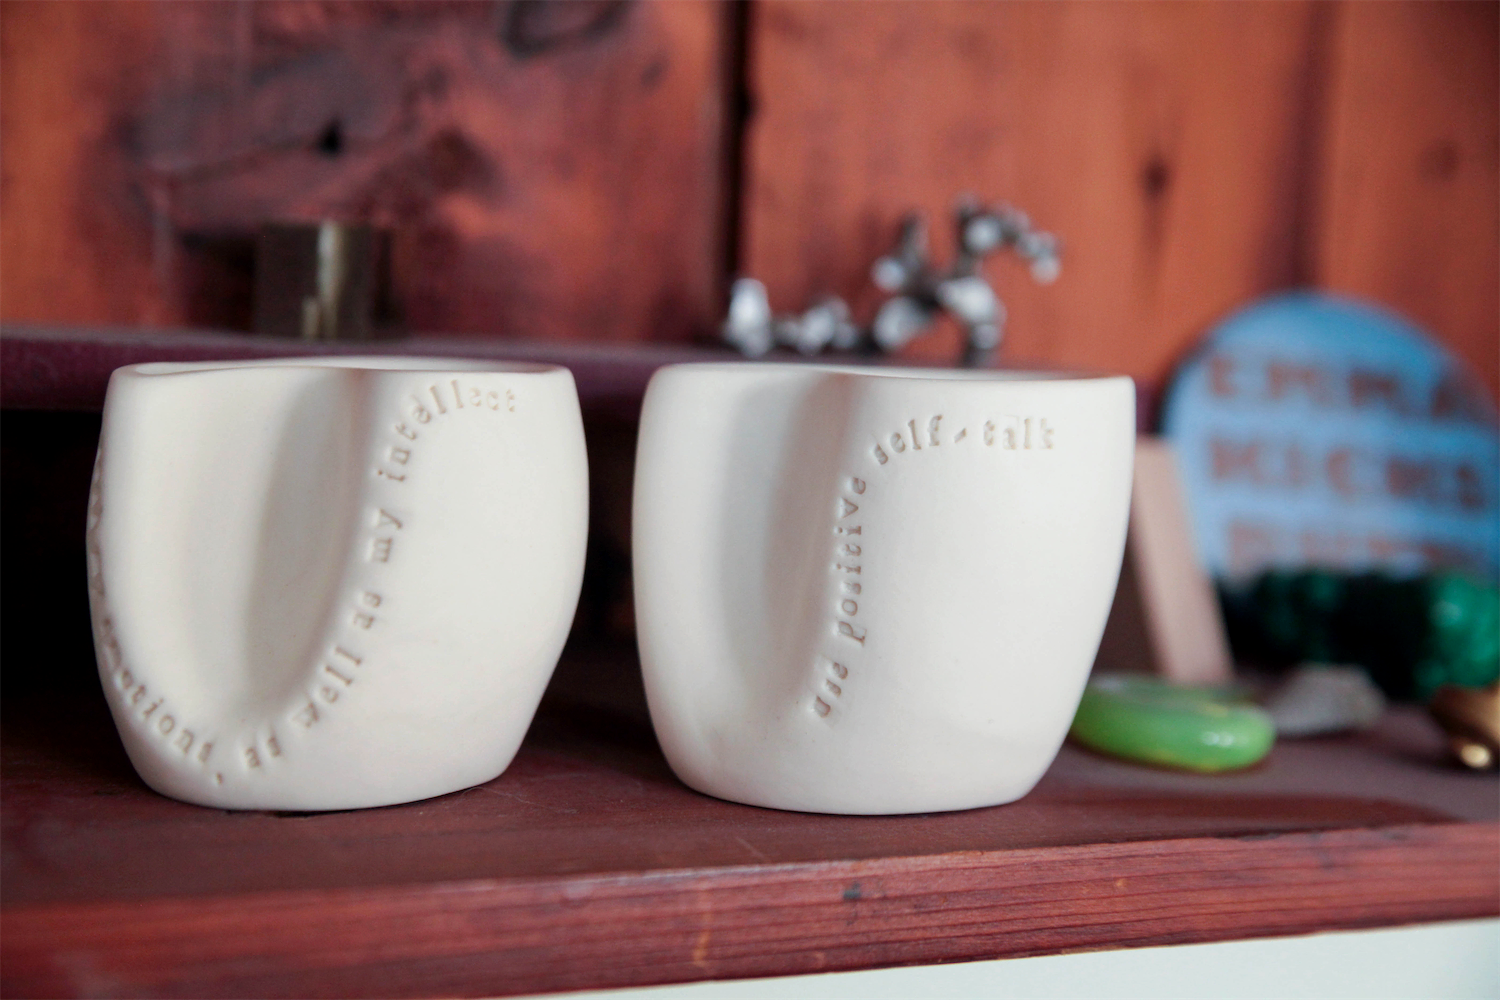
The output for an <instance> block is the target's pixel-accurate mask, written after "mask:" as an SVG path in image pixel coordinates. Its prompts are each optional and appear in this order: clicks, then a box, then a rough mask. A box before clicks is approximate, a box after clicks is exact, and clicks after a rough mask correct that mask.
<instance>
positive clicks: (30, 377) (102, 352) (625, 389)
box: [0, 323, 738, 415]
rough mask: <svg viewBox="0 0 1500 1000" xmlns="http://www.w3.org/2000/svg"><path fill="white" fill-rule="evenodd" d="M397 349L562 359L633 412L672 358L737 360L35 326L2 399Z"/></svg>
mask: <svg viewBox="0 0 1500 1000" xmlns="http://www.w3.org/2000/svg"><path fill="white" fill-rule="evenodd" d="M339 354H342V355H359V354H395V355H407V356H430V357H452V358H480V359H487V360H493V361H529V362H537V363H541V364H553V365H564V366H566V367H567V368H569V369H570V370H572V372H573V377H574V379H575V380H576V381H577V383H578V395H579V398H580V399H581V400H582V401H583V403H584V406H585V407H586V408H590V409H601V408H613V409H617V410H621V411H624V412H625V413H626V414H627V415H633V414H634V412H635V411H636V410H638V409H639V407H640V401H641V396H642V394H643V393H644V392H645V390H646V383H647V382H648V381H649V380H650V378H651V375H652V373H654V372H655V371H656V369H658V368H660V367H661V366H662V365H665V364H676V363H680V362H688V361H730V360H735V359H737V357H738V356H737V355H735V354H733V353H731V352H730V351H728V350H726V349H723V348H714V347H707V346H703V347H694V346H687V345H678V346H668V345H657V344H640V343H631V344H598V343H583V342H567V341H550V342H540V341H526V340H514V339H508V338H507V339H485V338H478V337H468V338H465V337H439V336H430V335H419V336H412V337H403V338H401V339H398V340H372V341H364V342H350V341H318V340H290V339H285V338H280V337H263V336H257V335H254V334H248V333H223V332H217V331H207V330H170V329H142V328H136V327H120V328H95V327H67V326H33V325H24V324H14V323H8V324H6V325H5V326H4V327H3V328H0V403H3V405H4V407H5V408H6V409H28V410H88V411H97V410H99V409H101V408H102V407H103V405H104V390H105V388H106V387H107V386H108V384H109V375H110V373H111V372H113V371H114V370H115V369H116V368H119V367H121V366H122V365H133V364H142V363H145V362H150V361H241V360H250V359H255V358H293V357H312V356H327V355H339Z"/></svg>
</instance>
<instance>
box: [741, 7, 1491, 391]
mask: <svg viewBox="0 0 1500 1000" xmlns="http://www.w3.org/2000/svg"><path fill="white" fill-rule="evenodd" d="M1496 47H1497V38H1496V31H1495V17H1494V8H1493V6H1490V5H1468V4H1451V5H1442V4H1434V5H1427V4H1399V3H1398V4H1384V5H1375V6H1373V7H1372V6H1368V5H1363V4H1349V5H1336V4H1319V3H1312V4H1309V3H1297V2H1293V3H1254V2H1251V3H1235V4H1213V3H1189V4H1182V3H1151V2H1144V3H1142V2H1136V3H1114V4H1104V5H1100V4H1090V3H1054V4H987V3H963V2H953V3H941V2H940V3H915V2H906V3H902V2H895V3H879V4H804V3H797V2H795V0H764V2H758V3H756V4H755V5H753V7H752V17H751V31H750V33H749V78H750V89H751V97H752V106H753V108H754V110H755V113H754V115H753V117H752V118H751V119H750V122H749V129H748V133H747V137H746V148H747V157H748V165H747V168H746V173H745V176H746V182H745V187H744V192H743V203H744V208H743V223H742V231H743V243H742V255H741V258H740V268H741V270H742V271H744V272H745V273H748V274H754V275H756V276H758V277H761V278H762V279H763V280H765V281H766V283H767V285H768V286H769V288H770V292H771V298H772V301H773V303H774V304H776V305H777V306H778V307H780V308H784V309H794V308H801V307H802V306H803V305H804V304H805V303H806V302H807V301H808V300H809V299H810V298H811V297H813V296H815V295H817V294H822V293H828V292H836V293H839V294H842V295H845V296H848V297H850V298H852V299H853V300H854V301H855V302H857V303H858V304H859V308H858V309H857V310H856V311H857V312H860V313H862V314H864V315H868V314H869V313H870V311H871V310H872V309H873V307H874V302H875V300H876V298H877V294H876V292H875V290H874V288H873V286H872V285H871V283H870V281H869V278H868V276H867V268H868V266H869V262H870V261H871V260H873V259H874V257H875V256H876V255H877V254H879V253H881V252H883V251H884V250H885V249H886V248H888V247H889V246H890V244H891V241H892V240H893V239H894V236H895V233H896V228H897V224H898V220H899V219H900V217H901V215H902V214H903V213H904V212H906V211H908V210H910V209H920V210H922V211H925V212H926V213H927V214H928V215H929V217H930V218H931V220H932V222H933V223H934V228H933V250H934V254H935V256H936V257H937V258H938V260H940V261H943V260H947V259H949V258H951V256H952V235H951V215H950V207H951V204H952V202H953V199H954V198H955V197H956V196H957V195H958V194H960V193H962V192H972V193H974V194H976V195H978V196H980V197H982V198H985V199H992V200H1006V201H1010V202H1013V203H1014V204H1016V205H1017V206H1019V207H1021V208H1023V209H1024V210H1026V211H1027V212H1029V213H1030V214H1031V216H1032V218H1033V219H1034V220H1035V222H1036V223H1037V224H1038V225H1039V226H1041V227H1042V228H1044V229H1048V230H1050V231H1053V232H1055V233H1057V234H1058V235H1059V236H1060V237H1061V239H1062V241H1063V244H1064V250H1063V266H1062V277H1061V279H1060V280H1059V281H1058V283H1057V284H1055V285H1053V286H1048V287H1039V286H1037V285H1035V284H1033V283H1032V281H1031V279H1030V278H1029V277H1028V276H1027V274H1026V273H1025V271H1024V269H1023V268H1021V267H1020V266H1018V265H1017V264H1016V263H1015V262H1014V261H1005V260H996V261H994V262H993V263H992V264H991V265H990V271H991V273H992V274H993V275H994V277H995V279H996V282H997V285H998V288H999V290H1000V294H1001V297H1002V299H1003V300H1004V301H1005V302H1006V304H1007V305H1008V306H1009V308H1010V320H1011V322H1010V332H1009V334H1008V337H1009V343H1008V346H1007V347H1006V353H1007V356H1008V357H1011V358H1024V359H1028V360H1039V361H1046V362H1049V363H1052V364H1054V365H1062V366H1082V367H1090V368H1103V369H1112V370H1118V371H1124V372H1127V373H1129V374H1132V375H1135V376H1137V377H1138V378H1141V379H1143V380H1144V381H1145V382H1146V383H1147V384H1159V383H1160V381H1161V380H1162V379H1163V378H1165V376H1166V375H1167V373H1168V371H1169V369H1170V367H1171V365H1172V364H1173V363H1174V362H1175V361H1176V360H1177V359H1178V358H1179V357H1180V356H1181V355H1182V354H1183V352H1184V351H1186V350H1187V349H1188V348H1189V347H1190V346H1191V345H1192V344H1193V343H1194V342H1195V340H1196V339H1197V338H1198V337H1199V336H1200V335H1201V334H1202V333H1203V332H1204V331H1205V330H1206V328H1207V327H1208V326H1210V325H1211V324H1212V323H1213V322H1214V321H1215V320H1217V319H1218V318H1220V317H1222V316H1223V315H1224V314H1225V313H1226V312H1228V311H1230V310H1233V309H1235V308H1237V307H1239V306H1240V305H1243V304H1244V303H1246V302H1247V301H1248V300H1249V299H1251V298H1253V297H1256V296H1259V295H1262V294H1265V293H1268V292H1272V291H1276V290H1280V289H1285V288H1291V287H1297V286H1302V285H1310V284H1324V285H1327V286H1329V287H1332V288H1334V289H1338V290H1344V291H1351V292H1357V293H1359V294H1361V295H1366V296H1370V297H1373V298H1374V299H1375V300H1377V301H1380V302H1385V303H1387V304H1389V305H1391V306H1394V307H1396V308H1398V309H1402V310H1405V311H1407V312H1409V313H1410V314H1411V315H1412V316H1413V318H1415V319H1416V320H1417V321H1419V322H1421V323H1424V324H1426V325H1428V326H1429V327H1430V328H1431V330H1432V331H1433V332H1434V333H1435V334H1436V335H1437V336H1438V337H1439V338H1440V339H1442V340H1444V341H1445V342H1446V343H1448V344H1449V345H1450V346H1451V347H1452V348H1454V349H1455V350H1456V351H1457V352H1458V353H1459V354H1460V355H1461V356H1463V357H1465V358H1466V359H1467V360H1468V361H1469V362H1470V363H1471V364H1474V365H1475V366H1476V367H1477V368H1478V369H1479V371H1480V373H1481V374H1482V375H1483V376H1484V377H1485V379H1486V381H1487V384H1488V385H1489V386H1490V389H1491V391H1492V392H1494V391H1496V390H1497V386H1500V375H1497V372H1496V364H1497V360H1496V354H1497V341H1500V338H1497V335H1496V323H1497V319H1496V315H1497V308H1496V304H1495V287H1496V282H1497V280H1500V279H1497V277H1496V275H1497V273H1500V236H1497V231H1500V227H1497V225H1496V222H1495V208H1494V206H1495V203H1496V197H1497V195H1496V190H1497V180H1496V176H1495V171H1494V167H1493V164H1494V160H1495V156H1496V146H1497V143H1496V140H1495V129H1496V122H1497V118H1500V94H1497V91H1496V87H1495V83H1494V80H1495V69H1494V67H1495V53H1496ZM956 343H957V341H956V332H955V331H953V330H949V331H947V332H946V334H945V335H943V336H939V337H935V338H932V339H929V340H927V341H925V342H918V343H917V344H914V345H913V348H914V349H915V350H916V351H918V352H920V353H922V354H924V355H928V356H943V357H953V356H954V355H955V353H956Z"/></svg>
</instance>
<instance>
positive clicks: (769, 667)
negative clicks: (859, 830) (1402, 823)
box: [633, 364, 1135, 813]
mask: <svg viewBox="0 0 1500 1000" xmlns="http://www.w3.org/2000/svg"><path fill="white" fill-rule="evenodd" d="M1134 436H1135V392H1134V386H1133V384H1132V383H1131V381H1130V380H1129V379H1128V378H1124V377H1086V376H1077V377H1075V376H1065V375H1044V374H1027V373H1001V372H958V371H942V370H930V371H928V370H920V369H854V368H833V367H827V366H813V365H800V364H707V365H680V366H672V367H668V368H664V369H662V370H661V371H659V372H658V373H657V374H656V376H655V378H653V379H652V381H651V385H650V388H649V389H648V391H647V393H646V400H645V405H644V410H643V412H642V416H641V427H640V445H639V451H638V454H637V464H636V481H635V499H634V529H633V530H634V555H633V558H634V563H635V606H636V621H637V630H638V634H639V641H640V649H641V662H642V666H643V670H644V675H645V682H646V693H647V696H648V700H649V702H650V708H651V717H652V721H653V723H654V725H655V728H656V733H657V736H658V738H659V740H660V742H661V746H662V749H663V750H664V751H665V753H666V756H667V760H668V761H669V762H670V764H671V766H672V768H673V770H674V771H676V773H677V775H678V776H679V777H680V778H681V779H682V780H683V781H685V782H686V783H687V784H688V785H690V786H692V787H693V788H696V789H698V790H700V791H703V792H707V793H709V794H711V795H716V796H719V797H721V798H725V799H731V800H734V801H738V802H745V803H749V804H752V805H759V806H770V807H774V808H779V809H796V810H804V811H811V812H830V813H909V812H928V811H936V810H947V809H965V808H970V807H974V806H985V805H995V804H998V803H1002V802H1009V801H1012V800H1014V799H1017V798H1019V797H1021V796H1022V795H1025V794H1026V793H1027V792H1028V791H1030V790H1031V788H1032V786H1033V785H1035V783H1036V782H1037V780H1038V779H1039V778H1040V777H1041V775H1042V773H1043V772H1044V771H1045V770H1046V769H1047V767H1048V765H1049V764H1050V763H1051V762H1052V759H1053V757H1054V756H1055V755H1056V753H1057V750H1058V747H1059V746H1060V745H1061V743H1062V740H1063V737H1064V735H1065V734H1066V733H1067V729H1068V726H1069V724H1070V723H1071V721H1072V718H1073V713H1074V711H1075V710H1076V708H1077V705H1078V700H1079V697H1080V695H1081V693H1082V691H1083V686H1084V683H1085V681H1086V680H1087V677H1088V673H1089V669H1090V666H1091V665H1092V662H1093V659H1094V654H1095V652H1096V650H1097V648H1098V644H1099V639H1100V635H1101V633H1102V632H1103V628H1104V621H1105V618H1106V616H1107V614H1108V612H1109V607H1110V602H1111V600H1112V598H1113V595H1114V590H1115V583H1116V581H1117V578H1118V576H1119V569H1120V559H1121V555H1122V552H1123V548H1124V541H1125V525H1126V517H1127V512H1128V509H1129V500H1130V483H1131V462H1132V458H1133V444H1134Z"/></svg>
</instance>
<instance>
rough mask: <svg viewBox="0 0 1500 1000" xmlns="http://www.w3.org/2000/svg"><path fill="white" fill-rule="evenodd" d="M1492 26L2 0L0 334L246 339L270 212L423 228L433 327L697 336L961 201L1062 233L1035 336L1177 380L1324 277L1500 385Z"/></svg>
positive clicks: (408, 245)
mask: <svg viewBox="0 0 1500 1000" xmlns="http://www.w3.org/2000/svg"><path fill="white" fill-rule="evenodd" d="M1496 11H1497V7H1496V5H1494V4H1491V3H1414V2H1399V3H1390V4H1379V5H1368V4H1361V3H1342V4H1321V3H1306V2H1301V0H1292V2H1286V3H1259V2H1250V3H1237V4H1217V3H1196V2H1195V3H1165V2H1140V3H1114V4H1093V3H1082V2H1063V3H1054V4H1041V3H1007V4H1001V3H947V2H931V3H925V2H924V3H913V2H889V3H854V2H850V3H802V2H793V0H750V2H749V3H748V4H747V5H744V6H730V5H716V4H709V3H696V2H691V0H669V2H662V0H639V2H635V3H629V2H620V3H615V2H611V0H602V2H598V0H590V2H585V3H574V4H566V3H563V4H559V3H550V2H547V0H509V2H507V0H501V2H496V3H488V2H483V3H481V2H458V3H450V2H443V3H404V2H380V3H337V2H320V3H301V2H283V0H271V2H265V3H257V4H251V5H244V4H235V5H231V4H212V3H208V4H203V3H158V2H153V0H131V2H120V3H108V4H79V3H73V4H64V3H33V2H17V0H6V2H4V3H3V4H0V46H3V49H0V75H3V80H0V132H3V135H0V140H3V163H0V166H3V171H4V181H3V186H0V317H3V318H5V319H10V320H44V321H64V322H88V323H101V322H102V323H146V324H158V325H162V324H180V323H195V324H208V325H220V326H245V325H247V324H248V319H249V281H250V245H251V244H250V238H251V235H252V234H253V232H254V230H255V227H256V226H257V225H258V224H259V223H261V222H262V221H265V220H268V219H278V218H313V217H318V216H323V215H334V216H341V217H353V218H363V219H372V220H374V221H376V222H378V223H380V224H382V225H386V226H389V227H391V228H392V229H393V231H394V232H395V234H396V237H395V238H396V244H395V260H394V268H395V281H394V284H395V292H396V295H397V298H398V300H399V301H400V302H402V303H403V304H404V307H405V311H406V316H407V320H408V322H409V324H410V325H411V326H412V327H414V328H418V329H424V330H440V331H451V332H461V333H472V334H476V335H490V336H521V337H530V338H549V339H559V338H568V339H614V340H649V339H658V340H673V339H678V340H680V339H685V338H690V337H693V336H703V335H706V334H708V333H709V332H710V331H711V330H712V329H713V327H714V325H715V321H716V318H717V315H718V310H719V309H720V307H721V298H720V297H721V295H722V289H723V284H724V280H725V278H726V277H727V276H728V274H729V272H730V271H731V270H732V269H735V268H737V269H738V270H740V271H742V272H745V273H752V274H755V275H757V276H759V277H762V278H763V279H765V280H766V282H767V283H768V285H769V286H770V289H771V293H772V298H773V301H774V302H775V304H776V305H777V306H778V307H779V308H785V309H791V308H797V307H800V306H802V305H803V304H804V303H805V301H806V300H807V299H808V298H809V297H810V296H812V295H814V294H817V293H819V292H824V291H834V292H839V293H841V294H844V295H846V296H849V297H850V298H851V299H852V300H853V301H855V302H856V304H857V305H858V307H859V308H860V309H861V310H863V311H864V312H865V313H866V314H867V313H868V311H869V309H870V308H871V307H872V306H873V303H874V298H875V296H874V291H873V289H872V288H871V287H870V285H869V282H868V279H867V276H866V269H867V267H868V265H869V262H870V260H871V259H872V258H873V256H875V255H876V254H877V253H878V252H879V251H880V250H882V249H883V248H884V247H885V246H886V245H887V242H888V241H889V240H890V238H891V236H892V235H893V230H894V227H895V224H896V221H897V219H898V218H899V217H900V215H901V214H902V212H904V211H905V210H907V209H909V208H913V207H920V208H923V209H925V210H926V211H928V212H929V213H930V214H931V215H932V216H933V218H934V221H935V222H938V223H939V225H938V226H937V227H936V231H935V234H934V236H935V247H936V249H937V250H938V251H939V254H940V255H946V253H947V252H948V246H949V241H950V239H951V234H949V233H948V232H947V230H946V229H945V226H946V223H947V213H948V206H949V205H950V203H951V201H952V199H953V197H954V196H955V195H956V194H957V193H959V192H961V191H965V190H969V191H973V192H975V193H977V194H979V195H981V196H983V197H986V198H993V199H1005V200H1009V201H1012V202H1014V203H1016V204H1018V205H1020V206H1022V207H1023V208H1025V209H1026V210H1028V211H1029V212H1030V213H1031V214H1032V215H1033V217H1034V218H1035V219H1036V220H1037V222H1038V223H1039V224H1040V225H1042V226H1044V227H1045V228H1048V229H1051V230H1053V231H1055V232H1057V233H1058V234H1059V235H1060V236H1061V237H1062V238H1063V239H1064V241H1065V244H1066V251H1065V258H1064V270H1063V277H1062V279H1061V281H1060V282H1059V283H1058V284H1056V285H1054V286H1051V287H1046V288H1040V287H1036V286H1034V285H1033V284H1032V283H1031V282H1030V280H1029V279H1028V278H1027V277H1026V276H1025V273H1024V271H1023V270H1022V269H1020V268H1019V267H1016V266H1014V265H1012V264H1009V263H1006V262H1000V263H998V264H997V265H996V266H995V267H994V274H995V275H996V277H997V279H998V282H999V285H1000V287H1001V291H1002V295H1003V296H1004V298H1005V300H1006V302H1007V303H1008V305H1009V306H1010V310H1011V338H1010V342H1009V345H1008V353H1009V355H1010V356H1011V357H1014V358H1018V359H1033V360H1040V361H1044V362H1049V363H1054V364H1062V365H1084V366H1089V367H1102V368H1114V369H1120V370H1124V371H1128V372H1130V373H1132V374H1135V375H1138V376H1143V377H1145V378H1147V379H1148V380H1152V381H1155V380H1159V379H1160V378H1161V377H1163V375H1164V374H1165V373H1166V371H1167V370H1168V368H1169V366H1170V365H1171V363H1172V362H1173V360H1174V359H1175V358H1177V357H1178V356H1180V354H1181V353H1182V352H1183V351H1184V350H1185V349H1186V348H1187V346H1188V345H1189V344H1190V343H1191V342H1192V341H1193V339H1194V338H1195V337H1196V336H1198V335H1199V334H1200V333H1201V332H1202V331H1203V329H1204V328H1205V326H1206V325H1207V324H1209V323H1211V322H1212V321H1213V320H1214V319H1215V318H1216V317H1218V316H1220V315H1222V314H1223V313H1225V312H1226V311H1228V310H1230V309H1233V308H1234V307H1236V306H1237V305H1239V304H1241V303H1243V302H1244V301H1246V300H1247V299H1249V298H1251V297H1254V296H1256V295H1260V294H1263V293H1266V292H1269V291H1274V290H1276V289H1280V288H1286V287H1292V286H1297V285H1301V284H1307V283H1316V284H1319V285H1322V286H1325V287H1329V288H1333V289H1338V290H1342V291H1349V292H1353V293H1356V294H1360V295H1365V296H1369V297H1372V298H1374V299H1377V300H1379V301H1382V302H1385V303H1387V304H1389V305H1392V306H1394V307H1395V308H1397V309H1399V310H1401V311H1404V312H1406V313H1408V314H1409V315H1411V316H1412V317H1413V318H1414V319H1416V320H1417V321H1418V322H1420V323H1422V324H1424V325H1426V326H1428V327H1429V328H1431V329H1432V330H1434V332H1436V333H1437V334H1438V335H1439V336H1440V337H1441V338H1442V339H1444V340H1445V341H1446V342H1447V343H1449V344H1450V345H1452V346H1453V347H1454V348H1455V349H1456V350H1457V351H1459V353H1461V354H1462V355H1463V356H1465V357H1466V358H1468V360H1469V361H1470V362H1471V363H1473V364H1474V365H1475V366H1476V367H1477V368H1478V369H1479V371H1480V373H1481V374H1482V376H1483V377H1484V379H1485V381H1486V382H1487V383H1488V384H1489V385H1490V387H1491V389H1492V390H1493V389H1496V388H1497V386H1500V356H1497V355H1500V290H1497V289H1500V277H1497V276H1500V237H1497V230H1500V208H1497V205H1500V196H1497V192H1500V171H1497V148H1500V139H1497V120H1500V112H1497V107H1500V81H1497V51H1500V36H1497V32H1500V29H1497V18H1496ZM741 15H743V16H741ZM741 23H742V24H743V35H742V36H741V35H740V34H739V32H738V31H737V28H736V26H737V25H740V24H741ZM741 60H743V62H741ZM741 69H742V71H743V79H744V81H745V87H746V90H747V97H748V107H749V111H750V113H749V115H748V117H746V119H745V121H744V122H743V130H742V125H741V123H740V122H739V121H738V120H737V119H736V118H735V116H733V115H729V114H726V109H729V108H732V107H733V106H734V102H733V100H732V99H731V98H733V96H734V94H733V93H732V89H731V84H730V81H732V80H733V79H734V78H735V74H736V73H737V72H740V71H741ZM334 126H336V127H334ZM330 129H332V133H330ZM738 149H742V153H743V160H742V161H734V162H731V159H730V157H731V156H732V154H733V153H734V151H736V150H738ZM737 163H738V167H737V166H736V164H737ZM726 228H727V229H728V230H729V231H732V232H737V233H738V241H737V245H736V246H735V247H733V248H731V247H729V245H728V242H727V241H726ZM950 336H951V334H950ZM951 346H952V345H951V343H944V342H943V341H942V339H941V338H939V339H937V340H935V341H933V342H929V343H928V344H926V345H925V346H924V347H923V348H922V350H924V351H926V352H927V353H939V352H941V353H947V351H948V350H949V349H950V348H951Z"/></svg>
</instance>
